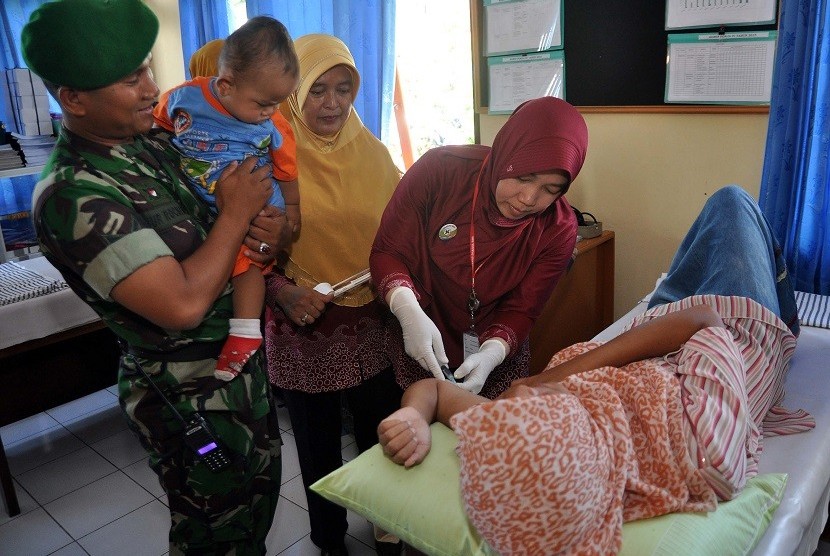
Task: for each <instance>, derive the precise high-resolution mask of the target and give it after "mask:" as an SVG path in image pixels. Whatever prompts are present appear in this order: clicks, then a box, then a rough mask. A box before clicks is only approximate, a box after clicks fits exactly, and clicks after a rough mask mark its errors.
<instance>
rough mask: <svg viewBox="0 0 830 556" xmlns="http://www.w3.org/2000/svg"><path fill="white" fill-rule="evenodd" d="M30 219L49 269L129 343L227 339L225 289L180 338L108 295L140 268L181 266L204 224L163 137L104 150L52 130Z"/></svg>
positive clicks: (205, 213) (207, 218) (207, 219)
mask: <svg viewBox="0 0 830 556" xmlns="http://www.w3.org/2000/svg"><path fill="white" fill-rule="evenodd" d="M32 217H33V219H34V223H35V228H36V230H37V235H38V241H39V243H40V248H41V250H42V252H43V253H44V255H45V256H46V258H47V259H48V260H49V262H50V263H52V264H53V265H54V266H55V267H56V268H57V269H58V270H59V271H60V273H61V274H62V275H63V277H64V279H65V280H66V282H67V283H68V284H69V286H70V287H71V288H72V289H73V290H74V291H75V293H76V294H78V295H79V296H80V297H81V299H83V300H84V301H86V302H87V303H88V304H89V305H90V306H91V307H92V308H93V309H94V310H95V312H97V313H98V314H99V315H100V316H101V318H102V319H103V320H104V322H105V323H106V324H107V326H109V327H110V328H111V329H112V330H113V331H114V332H115V333H116V334H117V335H118V336H119V337H121V338H123V339H125V340H127V341H128V342H129V343H130V344H131V345H134V346H138V347H142V348H147V349H157V350H168V349H171V348H174V347H178V346H181V345H184V344H188V343H191V342H193V341H219V340H224V338H225V337H226V336H227V333H228V319H229V318H230V317H231V316H232V310H233V308H232V302H231V296H230V291H231V289H230V286H228V287H226V288H225V290H224V292H223V293H222V295H221V296H220V297H219V298H218V299H217V301H216V302H215V303H214V305H213V308H212V309H211V310H210V311H208V313H207V315H205V318H204V320H203V321H202V323H201V324H200V325H199V326H198V327H196V328H194V329H191V330H182V331H170V330H165V329H163V328H161V327H159V326H156V325H155V324H153V323H151V322H149V321H148V320H146V319H144V318H143V317H141V316H139V315H137V314H135V313H133V312H131V311H129V310H127V309H126V308H124V307H123V306H121V305H119V304H118V303H116V302H115V301H114V300H113V299H112V298H111V297H110V292H111V291H112V288H113V287H114V286H115V285H116V284H117V283H118V282H119V281H120V280H122V279H124V278H125V277H127V276H129V275H130V274H131V273H132V272H134V271H135V270H137V269H138V268H140V267H141V266H143V265H145V264H147V263H149V262H151V261H153V260H155V259H157V258H159V257H164V256H170V255H172V256H173V257H175V258H176V259H177V260H180V261H181V260H183V259H185V258H187V257H188V256H189V255H190V254H192V253H193V252H194V251H195V250H196V249H197V248H198V247H199V246H200V245H201V244H202V242H203V241H204V239H205V236H206V235H207V229H208V228H209V226H210V225H211V224H212V223H213V216H212V215H211V213H210V211H209V210H208V208H207V205H205V204H204V203H203V202H201V201H200V200H199V199H197V198H196V197H195V196H193V195H192V194H191V193H190V191H189V190H188V188H187V185H186V182H185V180H184V178H183V177H182V175H181V173H180V171H179V169H178V154H177V153H176V152H175V150H174V149H173V147H172V146H171V145H170V143H169V141H168V136H167V135H166V134H165V133H164V132H160V131H158V132H157V131H155V130H154V132H151V134H148V135H144V136H139V137H136V139H135V141H133V142H132V143H129V144H122V145H117V146H114V147H108V146H105V145H101V144H98V143H94V142H91V141H89V140H87V139H84V138H82V137H79V136H78V135H75V134H73V133H72V132H70V131H68V130H65V129H64V130H62V131H61V133H60V136H59V137H58V141H57V144H56V146H55V149H54V151H53V153H52V156H51V158H50V159H49V162H48V163H47V166H46V169H45V170H44V172H43V174H42V176H41V180H40V182H38V184H37V187H36V188H35V191H34V193H33V198H32Z"/></svg>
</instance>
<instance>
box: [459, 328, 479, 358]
mask: <svg viewBox="0 0 830 556" xmlns="http://www.w3.org/2000/svg"><path fill="white" fill-rule="evenodd" d="M461 341H462V343H463V345H464V359H467V357H469V356H470V355H472V354H473V353H478V348H479V343H478V334H476V333H475V332H473V331H472V330H468V331H466V332H465V333H464V334H463V336H462V339H461Z"/></svg>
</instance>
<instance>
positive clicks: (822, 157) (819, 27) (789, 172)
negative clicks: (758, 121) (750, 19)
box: [759, 0, 830, 295]
mask: <svg viewBox="0 0 830 556" xmlns="http://www.w3.org/2000/svg"><path fill="white" fill-rule="evenodd" d="M829 1H830V0H800V1H794V0H785V1H784V2H782V6H781V17H780V21H779V31H778V33H779V34H778V54H777V60H776V70H775V77H774V79H773V88H772V102H771V104H770V118H769V128H768V131H767V145H766V156H765V159H764V170H763V174H762V178H761V193H760V198H759V204H760V205H761V208H762V209H763V211H764V214H765V215H766V217H767V219H769V221H770V223H771V224H772V227H773V230H774V231H775V233H776V235H777V236H778V238H779V239H780V240H781V242H782V247H783V249H784V255H785V257H786V259H787V264H788V266H789V269H790V273H791V274H792V277H793V286H794V287H795V289H797V290H800V291H805V292H811V293H820V294H824V295H828V294H830V230H828V225H830V167H829V166H828V156H830V110H829V109H828V108H830V25H828V23H830V22H828V19H830V11H829V10H828V2H829Z"/></svg>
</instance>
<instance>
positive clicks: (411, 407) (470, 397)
mask: <svg viewBox="0 0 830 556" xmlns="http://www.w3.org/2000/svg"><path fill="white" fill-rule="evenodd" d="M486 401H489V400H488V399H487V398H485V397H482V396H478V395H476V394H473V393H471V392H468V391H466V390H462V389H461V388H459V387H458V386H456V385H455V384H452V383H451V382H448V381H446V380H437V379H434V378H427V379H424V380H419V381H418V382H416V383H415V384H413V385H412V386H410V387H409V388H407V389H406V392H404V394H403V398H402V399H401V408H400V409H399V410H397V411H396V412H395V413H393V414H392V415H390V416H389V417H387V418H386V419H384V420H383V421H382V422H381V423H380V425H379V426H378V440H379V441H380V445H381V447H382V448H383V453H384V454H386V455H387V456H388V457H389V458H390V459H392V461H394V462H395V463H397V464H398V465H403V466H404V467H412V466H413V465H417V464H419V463H421V462H422V461H423V460H424V458H425V457H426V455H427V454H428V453H429V448H430V445H431V443H432V440H431V437H430V433H429V425H430V423H432V422H434V421H438V422H440V423H443V424H445V425H447V426H450V417H452V416H453V415H455V414H456V413H460V412H462V411H464V410H465V409H467V408H470V407H472V406H474V405H478V404H480V403H482V402H486Z"/></svg>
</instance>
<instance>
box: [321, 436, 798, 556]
mask: <svg viewBox="0 0 830 556" xmlns="http://www.w3.org/2000/svg"><path fill="white" fill-rule="evenodd" d="M431 429H432V449H431V450H430V452H429V455H428V456H427V457H426V459H425V460H424V461H423V463H421V464H420V465H417V466H415V467H413V468H411V469H405V468H404V467H402V466H400V465H396V464H394V463H392V462H391V461H389V460H388V459H387V458H386V457H385V456H384V455H383V451H382V450H381V449H380V446H377V445H376V446H374V447H373V448H371V449H370V450H367V451H366V452H364V453H363V454H361V455H360V456H358V457H357V458H355V459H354V460H352V461H351V462H349V463H347V464H345V465H344V466H343V467H341V468H340V469H338V470H336V471H333V472H332V473H329V474H328V475H327V476H325V477H323V478H322V479H320V480H319V481H317V482H316V483H314V484H313V485H311V489H312V490H313V491H315V492H317V493H318V494H320V495H321V496H323V497H324V498H326V499H328V500H331V501H332V502H334V503H336V504H339V505H341V506H344V507H346V508H349V509H350V510H353V511H355V512H357V513H358V514H360V515H362V516H364V517H365V518H366V519H368V520H369V521H371V522H372V523H375V524H377V525H379V526H380V527H381V528H383V529H385V530H387V531H389V532H391V533H394V534H396V535H397V536H399V537H400V538H401V539H403V540H404V541H405V542H406V543H407V544H409V545H411V546H413V547H415V548H417V549H419V550H421V551H422V552H425V553H426V554H430V555H446V556H458V555H471V556H472V555H491V554H496V553H495V551H494V550H493V549H491V548H490V547H489V546H488V545H487V543H486V542H485V541H484V540H483V539H482V538H481V537H480V536H479V534H478V532H476V530H475V528H474V527H473V526H472V524H471V523H470V522H469V520H468V519H467V515H466V514H465V512H464V504H463V502H462V500H461V488H460V483H459V480H458V475H459V469H458V456H457V455H456V454H455V446H456V443H457V439H456V437H455V434H454V433H453V432H452V431H451V430H450V429H448V428H447V427H445V426H444V425H441V424H440V423H435V424H433V425H432V426H431ZM786 483H787V475H786V474H783V473H777V474H766V475H759V476H757V477H755V478H753V479H750V480H749V481H748V482H747V485H746V488H745V489H744V490H743V492H742V493H741V494H740V496H738V497H737V498H736V499H735V500H732V501H730V502H722V503H721V504H719V505H718V509H717V510H716V511H714V512H710V513H709V514H693V513H685V514H670V515H665V516H660V517H655V518H652V519H644V520H641V521H635V522H630V523H626V524H625V525H624V526H623V544H622V550H621V552H620V554H623V555H625V554H630V555H637V556H642V555H648V554H665V555H667V556H682V555H684V554H688V555H689V556H697V555H699V554H748V553H749V552H751V551H752V549H753V547H754V546H755V545H756V544H757V542H758V540H760V538H761V536H762V535H763V534H764V531H765V530H766V528H767V526H768V525H769V523H770V520H771V519H772V515H773V513H775V509H776V508H777V507H778V504H779V503H780V501H781V497H782V496H783V494H784V486H785V485H786Z"/></svg>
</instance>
